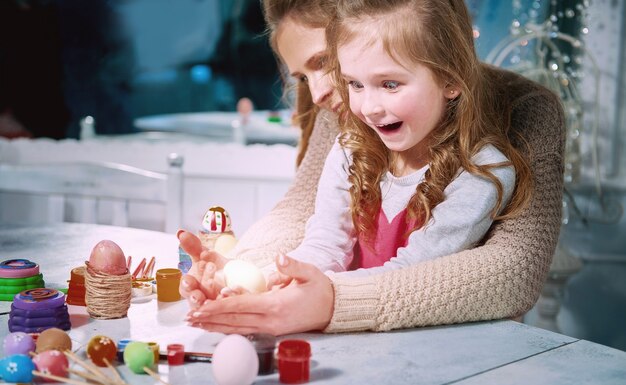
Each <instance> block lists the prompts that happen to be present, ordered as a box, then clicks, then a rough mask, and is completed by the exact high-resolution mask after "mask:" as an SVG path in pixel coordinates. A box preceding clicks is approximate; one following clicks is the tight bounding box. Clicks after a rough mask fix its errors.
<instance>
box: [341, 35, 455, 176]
mask: <svg viewBox="0 0 626 385" xmlns="http://www.w3.org/2000/svg"><path fill="white" fill-rule="evenodd" d="M369 42H370V40H369V38H361V37H358V36H357V37H356V38H354V39H353V40H352V41H351V42H349V43H348V44H345V45H343V46H341V47H339V49H338V53H337V54H338V59H339V63H340V65H341V73H342V76H343V78H344V80H345V81H346V83H347V85H348V93H349V96H350V109H351V110H352V112H353V113H354V114H355V115H356V116H357V117H358V118H359V119H361V120H362V121H363V122H365V123H366V124H367V125H368V126H369V127H371V128H372V129H373V130H374V131H376V133H377V134H378V136H379V137H380V138H381V140H382V141H383V143H384V144H385V146H387V148H389V149H390V150H391V151H394V152H397V154H396V155H397V158H396V160H397V164H396V166H397V167H399V170H400V171H399V172H401V173H403V174H406V173H409V172H411V171H414V170H417V169H419V168H420V167H422V166H424V165H425V164H426V163H427V162H428V159H427V158H426V157H427V154H428V151H427V150H428V143H427V140H425V139H426V138H427V136H428V134H429V133H430V132H431V131H432V130H433V129H434V128H435V127H436V126H437V124H438V123H439V121H440V119H441V117H442V115H443V113H444V110H445V108H446V103H447V102H448V100H449V99H452V98H454V97H456V96H458V91H456V90H455V89H451V88H449V87H444V86H442V85H440V83H439V82H438V81H437V79H435V77H434V74H433V72H432V71H431V70H430V69H428V68H427V67H425V66H424V65H421V64H412V65H410V66H406V68H405V67H404V66H402V65H400V64H399V63H397V62H396V61H395V60H393V58H391V57H390V56H389V55H388V54H387V52H385V50H384V48H383V45H382V42H381V41H380V40H378V41H377V42H376V43H375V44H373V45H372V44H368V43H369Z"/></svg>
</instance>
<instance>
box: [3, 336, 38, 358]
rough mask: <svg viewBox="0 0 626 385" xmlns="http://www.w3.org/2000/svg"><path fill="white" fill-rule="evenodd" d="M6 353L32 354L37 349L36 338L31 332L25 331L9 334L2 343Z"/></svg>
mask: <svg viewBox="0 0 626 385" xmlns="http://www.w3.org/2000/svg"><path fill="white" fill-rule="evenodd" d="M2 346H3V350H4V355H5V356H10V355H12V354H26V355H28V354H30V352H34V351H35V340H33V337H31V336H30V335H29V334H26V333H24V332H14V333H9V334H7V336H6V337H4V342H3V344H2Z"/></svg>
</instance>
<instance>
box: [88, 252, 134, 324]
mask: <svg viewBox="0 0 626 385" xmlns="http://www.w3.org/2000/svg"><path fill="white" fill-rule="evenodd" d="M85 264H86V265H87V267H86V268H85V303H86V304H87V312H88V313H89V316H90V317H91V318H94V319H116V318H123V317H126V314H127V313H128V308H130V300H131V297H132V281H131V277H130V273H129V272H128V271H127V272H126V274H121V275H112V274H104V273H100V272H97V271H95V270H93V269H91V268H89V262H85Z"/></svg>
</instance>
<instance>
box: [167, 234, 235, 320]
mask: <svg viewBox="0 0 626 385" xmlns="http://www.w3.org/2000/svg"><path fill="white" fill-rule="evenodd" d="M176 235H177V237H178V240H179V241H180V247H181V248H182V249H183V250H185V252H186V253H187V254H189V256H190V257H191V262H192V264H191V268H190V269H189V272H188V273H187V274H186V275H185V276H183V278H182V279H181V281H180V287H179V291H180V295H181V296H182V297H183V298H187V300H188V301H189V305H190V306H191V307H192V308H197V307H198V306H200V305H201V304H202V303H204V301H206V300H207V299H215V298H217V296H218V295H219V293H220V290H221V289H222V288H223V287H224V280H223V278H222V277H223V275H222V274H221V270H222V269H223V268H224V265H225V264H226V262H227V261H228V260H227V259H226V258H225V257H224V256H222V255H221V254H219V253H217V252H215V251H210V250H207V249H206V248H204V247H202V242H201V241H200V238H198V237H197V236H195V235H194V234H192V233H190V232H189V231H185V230H179V231H178V233H177V234H176Z"/></svg>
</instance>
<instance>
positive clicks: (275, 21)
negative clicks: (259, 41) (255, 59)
mask: <svg viewBox="0 0 626 385" xmlns="http://www.w3.org/2000/svg"><path fill="white" fill-rule="evenodd" d="M335 4H336V1H333V0H263V14H264V16H265V23H266V24H267V31H268V33H269V37H270V39H269V40H270V45H271V46H272V49H273V50H274V53H275V54H276V56H277V57H278V58H279V59H280V56H279V54H278V46H277V42H276V31H277V30H278V27H279V26H280V23H281V22H282V21H283V20H285V19H286V18H291V19H292V20H294V21H296V22H298V23H300V24H303V25H305V26H308V27H311V28H325V27H326V26H327V25H328V22H329V21H330V19H331V18H332V17H333V10H334V7H335ZM295 111H296V115H295V119H296V123H297V124H298V125H300V127H301V129H302V136H301V138H300V146H299V150H298V156H297V158H296V165H300V163H301V162H302V159H303V158H304V154H305V153H306V150H307V148H308V146H309V139H310V137H311V133H312V132H313V126H314V124H315V118H316V117H317V113H318V112H319V107H317V106H316V105H315V103H313V98H312V97H311V91H310V90H309V86H308V85H307V84H306V83H303V82H298V84H297V85H296V106H295Z"/></svg>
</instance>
